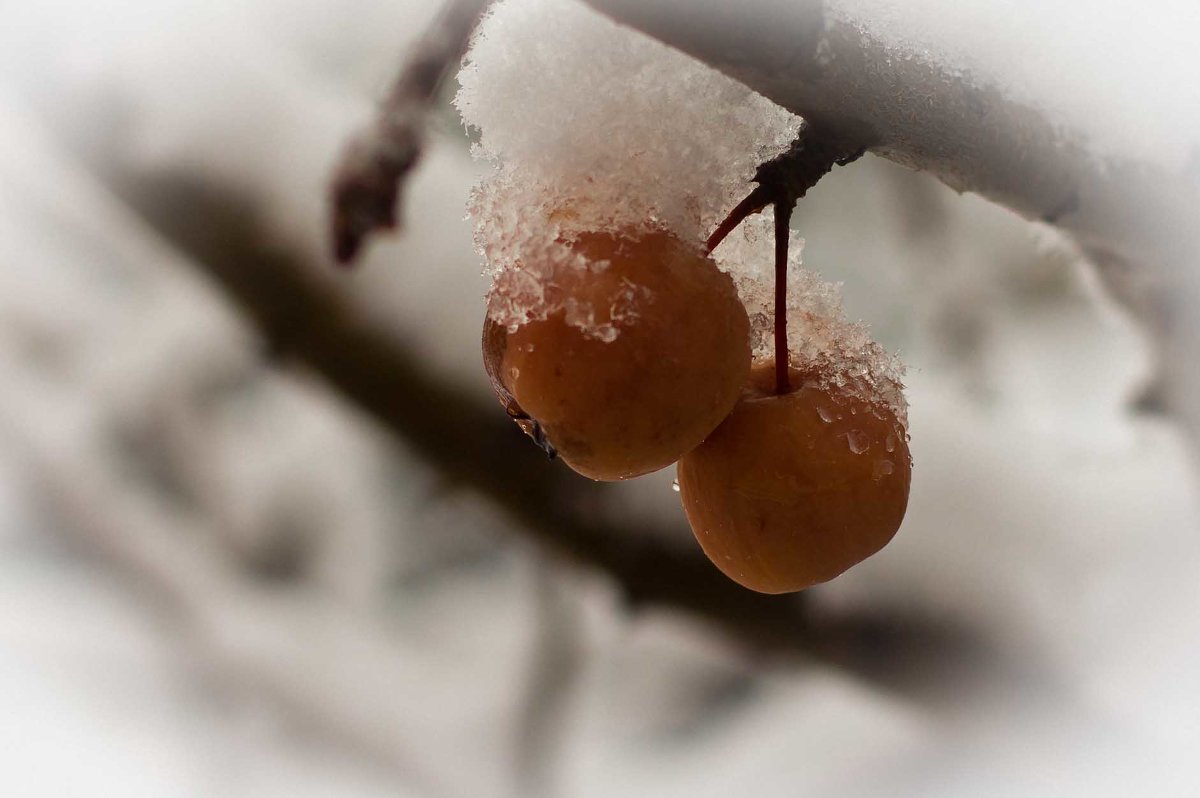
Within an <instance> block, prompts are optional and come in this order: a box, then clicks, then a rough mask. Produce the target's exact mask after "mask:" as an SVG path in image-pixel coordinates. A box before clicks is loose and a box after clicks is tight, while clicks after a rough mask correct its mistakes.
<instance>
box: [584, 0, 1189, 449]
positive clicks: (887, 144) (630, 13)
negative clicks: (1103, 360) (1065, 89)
mask: <svg viewBox="0 0 1200 798" xmlns="http://www.w3.org/2000/svg"><path fill="white" fill-rule="evenodd" d="M586 2H588V3H589V4H590V5H592V6H593V7H595V8H596V9H597V10H599V11H601V12H603V13H605V14H607V15H608V16H610V17H612V18H613V19H614V20H616V21H618V22H621V23H625V24H628V25H630V26H632V27H634V28H638V29H640V30H642V31H644V32H646V33H648V34H650V35H651V36H654V37H655V38H658V39H660V40H661V41H663V42H665V43H667V44H669V45H671V46H673V47H676V48H678V49H680V50H682V51H684V52H686V53H689V54H690V55H692V56H694V57H696V58H698V59H700V60H702V61H704V62H705V63H707V64H709V65H711V66H713V67H715V68H717V69H719V70H721V71H723V72H725V73H727V74H729V75H730V76H732V77H734V78H736V79H738V80H740V81H742V82H743V83H745V84H746V85H748V86H749V87H750V88H752V89H755V90H756V91H758V92H760V93H762V94H763V95H765V96H766V97H769V98H770V99H772V100H774V101H776V102H778V103H779V104H780V105H782V106H784V107H786V108H788V109H789V110H791V111H793V112H795V113H797V114H799V115H800V116H802V117H804V118H805V119H806V120H807V121H810V122H813V123H816V124H819V125H820V126H821V127H823V128H825V129H828V130H831V131H835V132H838V133H840V134H841V135H842V136H844V137H845V138H846V139H847V140H853V141H860V142H862V143H864V144H866V145H867V146H868V148H869V149H870V150H871V151H872V152H873V153H875V154H877V155H880V156H882V157H885V158H888V159H890V160H892V161H895V162H897V163H899V164H902V165H904V166H908V167H911V168H914V169H920V170H924V171H927V172H930V173H931V174H933V175H935V176H936V177H938V178H939V179H940V180H942V182H944V183H946V184H947V185H948V186H950V187H951V188H953V189H955V190H957V191H973V192H976V193H978V194H981V195H982V196H984V197H987V198H988V199H990V200H992V201H994V202H997V203H999V204H1001V205H1004V206H1005V207H1008V208H1010V209H1012V210H1014V211H1016V212H1017V213H1019V214H1021V215H1022V216H1025V217H1026V218H1028V219H1033V220H1039V221H1042V222H1046V223H1048V224H1052V225H1055V226H1057V227H1058V228H1060V229H1061V230H1063V231H1064V232H1066V233H1067V234H1068V235H1070V236H1071V237H1072V238H1073V239H1074V240H1075V241H1076V242H1077V243H1078V244H1079V245H1080V247H1081V249H1082V251H1083V252H1084V253H1085V254H1086V255H1087V256H1088V257H1089V258H1090V259H1091V260H1092V261H1093V263H1094V264H1095V265H1096V266H1097V268H1098V270H1099V273H1100V275H1101V277H1102V279H1103V280H1104V282H1105V283H1106V285H1107V286H1108V288H1109V289H1110V290H1111V291H1112V292H1113V293H1114V294H1115V295H1116V297H1117V298H1118V299H1120V300H1121V301H1122V302H1123V303H1124V304H1125V305H1126V306H1127V307H1128V308H1129V309H1131V310H1132V311H1133V312H1134V313H1135V315H1137V316H1138V317H1139V319H1140V321H1141V322H1142V323H1143V325H1145V326H1146V327H1147V328H1148V329H1149V330H1150V331H1151V333H1152V334H1153V335H1154V336H1155V337H1156V338H1157V340H1158V343H1159V345H1160V354H1161V357H1162V360H1163V361H1164V362H1171V363H1172V364H1173V368H1172V369H1170V371H1169V372H1168V373H1166V374H1165V375H1164V389H1165V390H1164V394H1165V397H1166V400H1167V403H1168V406H1169V407H1170V409H1172V410H1173V411H1174V412H1175V413H1177V414H1178V415H1179V417H1180V418H1181V420H1183V421H1184V422H1185V423H1186V424H1187V425H1188V427H1189V428H1190V430H1191V432H1192V433H1193V435H1196V434H1197V432H1198V431H1200V369H1198V368H1196V367H1194V366H1192V363H1193V362H1194V361H1195V357H1194V353H1195V352H1196V351H1198V350H1200V322H1198V320H1197V317H1198V315H1200V314H1197V313H1196V312H1195V310H1194V309H1195V307H1196V306H1197V302H1200V277H1198V276H1197V270H1196V269H1195V268H1194V262H1195V255H1194V253H1195V252H1197V247H1198V246H1200V226H1197V225H1195V224H1193V210H1192V209H1194V208H1195V207H1196V206H1197V202H1198V200H1200V197H1198V196H1197V194H1198V192H1197V188H1196V185H1195V182H1194V181H1192V180H1189V179H1188V178H1187V176H1186V175H1183V174H1174V173H1171V172H1169V171H1167V170H1165V169H1163V168H1161V167H1158V166H1156V165H1153V164H1150V163H1142V162H1140V161H1138V160H1137V159H1135V158H1132V157H1130V158H1126V159H1124V160H1122V159H1115V158H1109V159H1100V158H1098V157H1095V156H1094V155H1093V154H1092V153H1090V152H1089V151H1088V147H1087V133H1086V131H1079V130H1070V129H1065V130H1064V129H1062V127H1061V126H1058V125H1056V124H1054V123H1053V122H1052V121H1051V120H1050V119H1049V118H1048V116H1047V115H1046V114H1045V113H1043V112H1041V111H1039V110H1038V109H1035V108H1031V107H1028V106H1025V105H1022V104H1021V103H1018V102H1016V101H1014V100H1013V99H1012V98H1011V97H1009V96H1008V95H1007V94H1006V93H1005V92H1004V91H1002V90H1001V89H1000V88H999V87H998V85H997V84H996V83H995V82H993V81H989V80H988V79H987V78H986V76H979V75H968V74H966V73H964V72H963V71H962V70H958V69H955V70H951V69H950V68H949V67H948V66H947V65H945V64H943V63H941V62H939V61H938V60H937V57H936V54H934V55H933V56H931V55H930V54H928V53H922V52H912V51H910V52H907V53H897V52H896V49H895V47H894V46H889V45H885V43H884V42H881V41H879V40H878V39H877V38H873V37H872V36H871V35H870V33H869V32H866V31H864V30H863V29H862V28H861V27H859V26H855V25H851V24H849V23H847V22H846V21H844V20H841V19H839V18H837V17H836V16H834V15H831V14H828V13H827V10H826V8H825V6H824V4H823V2H822V0H744V1H743V2H739V3H736V4H731V3H727V2H725V0H693V1H692V2H689V4H688V7H687V13H686V14H683V13H679V3H678V1H677V0H586ZM1047 46H1051V42H1050V41H1048V42H1047Z"/></svg>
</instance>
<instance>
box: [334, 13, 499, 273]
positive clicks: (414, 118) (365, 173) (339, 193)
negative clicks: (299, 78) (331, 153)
mask: <svg viewBox="0 0 1200 798" xmlns="http://www.w3.org/2000/svg"><path fill="white" fill-rule="evenodd" d="M489 2H490V0H448V2H447V3H446V5H445V6H443V7H442V10H441V11H440V12H439V13H438V15H437V17H436V18H435V19H434V21H433V23H432V24H431V25H430V27H429V29H428V30H427V31H426V32H425V34H424V35H423V36H422V37H421V38H420V40H419V41H418V42H417V44H416V46H415V48H414V49H413V51H412V53H411V55H410V56H409V59H408V61H407V62H406V63H405V65H404V68H403V69H402V70H401V72H400V75H399V77H398V78H397V79H396V82H395V84H394V85H393V86H392V90H391V92H390V93H389V94H388V96H387V98H386V100H385V101H384V103H383V105H382V106H381V107H380V109H379V113H378V115H377V117H376V118H375V120H374V122H372V124H371V125H370V127H369V128H367V130H365V131H363V132H362V133H361V134H359V136H358V137H357V138H355V139H354V140H352V141H351V142H350V143H349V144H348V145H347V147H346V150H345V152H344V153H343V155H342V160H341V163H340V164H339V166H338V168H337V171H336V173H335V174H334V177H333V184H332V194H333V209H332V235H333V250H334V257H335V258H336V259H337V260H338V262H339V263H343V264H349V263H351V262H353V261H354V259H355V257H357V255H358V253H359V252H360V251H361V250H362V247H363V244H365V243H366V240H367V238H368V237H369V236H370V235H371V234H372V233H374V232H375V231H377V230H385V229H393V228H395V227H396V226H397V225H398V224H399V215H400V210H399V207H398V206H399V203H400V191H401V189H402V188H403V185H404V181H405V179H406V178H407V176H408V174H409V173H410V172H411V171H412V170H413V168H414V167H415V166H416V165H417V162H418V161H419V160H420V158H421V153H422V152H423V150H424V145H425V128H426V125H427V123H428V116H429V111H430V108H431V107H432V106H433V103H434V101H435V100H436V98H437V94H438V88H439V87H440V86H441V85H442V82H443V80H445V78H446V76H447V75H448V74H449V72H450V71H451V70H452V69H453V68H454V67H456V66H457V65H458V64H459V62H461V61H462V57H463V55H464V54H465V53H466V50H467V44H468V42H469V41H470V38H471V32H472V31H474V30H475V26H476V24H478V22H479V18H480V16H482V14H483V11H484V9H486V8H487V6H488V4H489Z"/></svg>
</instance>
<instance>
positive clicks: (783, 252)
mask: <svg viewBox="0 0 1200 798" xmlns="http://www.w3.org/2000/svg"><path fill="white" fill-rule="evenodd" d="M791 219H792V203H791V202H788V201H787V200H784V201H782V202H776V203H775V393H776V394H778V395H780V396H782V395H783V394H786V393H788V392H789V391H791V389H792V387H791V383H790V381H789V379H788V360H789V358H788V342H787V261H788V243H789V239H790V228H789V223H790V222H791Z"/></svg>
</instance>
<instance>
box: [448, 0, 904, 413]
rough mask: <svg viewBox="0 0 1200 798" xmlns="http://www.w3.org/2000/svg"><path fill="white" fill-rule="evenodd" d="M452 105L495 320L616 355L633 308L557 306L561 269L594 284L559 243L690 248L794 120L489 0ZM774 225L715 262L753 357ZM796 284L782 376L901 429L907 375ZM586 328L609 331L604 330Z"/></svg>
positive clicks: (725, 248)
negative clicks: (738, 301)
mask: <svg viewBox="0 0 1200 798" xmlns="http://www.w3.org/2000/svg"><path fill="white" fill-rule="evenodd" d="M459 83H460V89H459V92H458V95H457V97H456V98H455V104H456V105H457V107H458V109H459V111H460V112H461V113H462V118H463V121H464V122H465V123H466V124H467V125H468V126H470V127H471V128H473V129H475V130H476V131H477V132H478V135H479V140H478V143H477V144H476V146H475V148H474V155H475V157H476V158H477V159H479V160H480V161H482V162H484V163H486V164H487V165H488V166H489V167H490V170H489V172H488V174H487V175H486V176H485V177H483V179H482V180H481V181H480V183H479V184H478V185H477V187H476V188H475V190H474V192H473V194H472V197H471V199H470V202H469V208H468V209H469V213H470V216H471V218H472V219H473V221H474V224H475V242H476V246H477V247H478V249H479V251H480V252H481V253H482V255H483V256H484V259H485V261H486V264H487V266H486V270H487V272H488V274H490V276H491V277H492V280H493V286H494V290H493V291H492V293H491V298H490V301H489V310H488V312H489V315H490V316H491V318H492V319H493V320H494V321H495V322H497V323H498V324H501V325H503V326H505V327H507V328H509V329H514V328H516V327H517V326H518V325H520V324H522V323H525V322H528V321H531V320H534V319H544V318H546V317H547V316H548V315H551V314H554V313H557V312H559V311H563V310H565V311H566V315H567V318H568V323H569V324H571V325H573V326H576V327H578V328H579V329H581V330H583V331H584V332H585V333H586V334H588V335H589V336H593V337H596V338H600V339H601V340H612V339H613V338H615V337H616V336H617V335H619V334H620V326H621V325H620V323H619V319H623V318H632V317H635V316H636V314H637V312H638V302H639V299H640V297H638V296H636V295H631V296H630V301H629V303H628V307H622V308H620V309H616V310H619V312H616V313H614V312H613V311H614V309H609V308H604V309H596V308H587V307H579V306H578V305H573V306H571V307H568V306H567V303H568V301H569V300H568V299H567V298H566V297H565V295H563V292H561V291H559V290H558V285H557V284H558V282H559V280H560V278H561V275H562V274H563V273H564V272H565V271H566V270H570V269H589V268H590V269H603V268H605V267H606V264H605V263H603V262H599V263H597V262H589V261H587V260H586V259H584V258H583V257H581V256H580V255H579V254H578V252H577V250H576V249H573V248H572V247H571V246H570V244H571V242H573V241H574V240H576V238H577V237H578V236H579V235H580V234H583V233H587V232H596V231H613V232H616V231H621V230H637V229H645V228H646V227H647V226H652V227H658V228H661V229H665V230H668V231H670V232H671V233H672V234H673V235H675V236H676V237H677V238H679V239H680V240H682V241H685V242H695V243H696V246H697V247H700V246H701V245H702V242H703V241H704V240H705V238H706V237H707V236H708V234H709V233H711V232H712V230H713V228H715V227H716V225H717V224H718V223H719V222H720V220H721V219H723V218H724V217H725V215H726V214H727V213H728V212H729V210H730V209H731V208H732V207H733V206H734V205H735V204H736V203H737V202H738V201H739V200H740V199H741V198H742V197H744V196H745V194H746V193H747V191H748V190H749V188H750V187H751V185H752V184H751V182H750V181H751V178H752V177H753V176H754V172H755V170H756V169H757V167H758V165H759V164H760V163H761V162H762V161H764V160H766V159H769V158H771V157H773V156H775V155H777V154H779V153H780V152H782V151H783V150H785V149H786V148H787V146H788V144H789V143H790V142H791V141H792V140H793V139H794V138H795V136H796V133H797V132H798V130H799V128H800V123H801V120H800V119H799V117H796V116H795V115H793V114H791V113H789V112H788V111H786V110H784V109H782V108H780V107H779V106H777V105H775V104H774V103H772V102H770V101H769V100H767V99H765V98H764V97H762V96H760V95H758V94H756V93H754V92H753V91H751V90H750V89H748V88H746V87H745V86H744V85H742V84H740V83H738V82H737V81H734V80H732V79H731V78H729V77H727V76H725V75H723V74H721V73H719V72H716V71H715V70H713V69H711V68H709V67H707V66H705V65H704V64H702V63H700V62H698V61H696V60H694V59H692V58H690V57H689V56H686V55H684V54H682V53H680V52H678V51H676V50H673V49H670V48H668V47H667V46H665V45H663V44H661V43H660V42H658V41H656V40H654V39H651V38H649V37H647V36H644V35H642V34H640V33H638V32H636V31H633V30H630V29H628V28H624V27H620V26H618V25H616V24H615V23H613V22H611V21H610V20H608V19H607V18H605V17H603V16H601V15H600V14H598V13H596V12H594V11H592V10H591V9H589V8H587V7H586V6H585V5H584V4H583V3H579V2H576V0H500V2H497V3H496V4H495V5H494V6H493V8H492V10H491V11H490V12H489V13H488V15H487V16H486V17H485V18H484V20H483V22H482V24H481V25H480V27H479V29H478V31H477V32H476V34H475V37H474V40H473V42H472V45H471V49H470V51H469V52H468V54H467V59H466V63H465V65H464V67H463V69H462V71H461V72H460V74H459ZM771 240H772V239H771V233H770V214H769V213H767V214H765V215H764V216H760V217H754V218H752V219H750V220H749V221H748V222H747V223H746V224H744V225H743V227H742V229H741V230H739V231H738V232H735V233H734V234H733V235H732V236H730V238H729V239H727V240H726V242H725V243H724V244H722V245H721V247H719V248H718V249H717V251H716V253H715V257H716V260H717V262H718V264H719V265H720V267H721V268H722V269H723V270H725V271H727V272H729V273H730V274H731V275H732V276H733V277H734V279H735V281H736V283H737V286H738V289H739V291H740V293H741V297H742V300H743V302H744V303H745V304H746V306H747V310H748V311H749V314H750V318H751V322H752V329H753V339H754V340H753V343H754V352H755V355H756V356H769V355H770V354H771V349H770V338H771V329H772V326H771V325H772V320H771V315H770V313H769V310H770V307H771V301H772V300H771V292H772V285H773V282H772V277H771V252H772V244H771ZM799 243H800V242H799V240H797V242H796V246H794V247H793V253H795V254H794V257H793V264H792V272H791V276H790V283H791V291H790V297H791V300H790V309H789V323H790V325H791V326H790V328H789V341H790V345H791V350H792V361H793V364H794V365H796V366H797V367H799V368H803V369H805V370H808V369H812V370H814V372H816V373H819V374H821V375H823V377H822V379H827V380H829V381H830V382H831V383H834V384H835V385H836V387H837V388H839V389H843V390H849V391H850V392H852V393H855V394H858V395H860V396H862V397H863V398H867V399H871V400H872V401H875V402H884V403H886V404H887V405H888V406H890V407H891V408H892V409H893V411H894V412H895V414H896V415H897V417H898V418H900V419H901V420H903V419H904V399H903V396H902V394H901V385H900V377H901V375H902V368H901V367H900V365H899V362H898V361H897V360H895V358H893V357H891V356H890V355H888V353H887V352H886V351H884V350H883V349H882V347H880V346H879V345H878V344H876V343H874V342H873V341H872V340H871V338H870V335H869V334H868V332H867V330H866V328H865V327H864V326H862V325H858V324H851V323H849V322H847V321H846V319H845V316H844V314H843V312H842V305H841V300H840V298H839V297H838V292H837V288H836V286H833V285H830V284H828V283H824V282H822V281H821V280H820V279H819V278H818V277H817V276H816V275H814V274H812V273H809V272H806V271H804V270H802V269H800V259H799V250H800V247H799ZM596 319H609V320H613V319H617V320H618V321H616V322H611V323H605V324H598V323H596Z"/></svg>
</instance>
